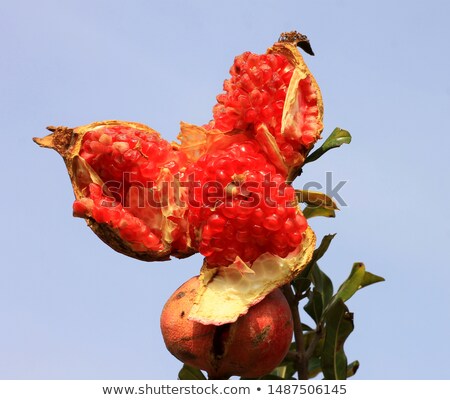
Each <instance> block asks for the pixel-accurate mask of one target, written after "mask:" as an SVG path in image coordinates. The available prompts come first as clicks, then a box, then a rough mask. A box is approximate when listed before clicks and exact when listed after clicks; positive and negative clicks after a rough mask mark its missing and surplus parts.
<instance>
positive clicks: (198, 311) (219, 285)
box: [188, 227, 316, 325]
mask: <svg viewBox="0 0 450 400" xmlns="http://www.w3.org/2000/svg"><path fill="white" fill-rule="evenodd" d="M315 244H316V237H315V234H314V232H313V231H312V229H311V228H310V227H308V228H307V229H306V232H305V233H304V237H303V240H302V243H301V244H300V245H299V247H298V248H297V249H296V250H295V251H293V252H292V253H291V254H289V255H288V256H287V257H285V258H281V257H279V256H276V255H273V254H270V253H264V254H262V255H261V256H260V257H258V258H257V259H256V260H255V261H254V262H253V264H252V266H251V268H249V267H248V266H247V265H246V264H245V263H244V262H242V260H239V259H238V258H237V259H236V261H235V262H234V263H233V264H231V265H229V266H226V267H215V268H211V267H210V266H208V265H207V264H206V263H204V264H203V267H202V269H201V271H200V277H199V280H200V285H201V287H200V288H199V289H198V294H197V297H196V299H195V301H194V305H193V306H192V308H191V310H190V313H189V316H188V318H189V319H190V320H192V321H196V322H200V323H202V324H205V325H208V324H211V325H223V324H227V323H232V322H234V321H236V320H237V319H238V318H239V316H241V315H244V314H245V313H247V311H248V309H249V308H250V307H251V306H253V305H255V304H257V303H258V302H260V301H261V300H262V299H263V298H264V297H265V296H266V295H267V294H269V293H270V292H272V291H273V290H274V289H276V288H278V287H281V286H283V285H284V284H287V283H289V282H291V281H292V280H293V279H294V278H295V277H296V276H297V275H298V274H299V273H300V272H301V271H303V269H304V268H305V267H306V265H307V264H308V262H309V261H310V260H311V258H312V255H313V252H314V248H315Z"/></svg>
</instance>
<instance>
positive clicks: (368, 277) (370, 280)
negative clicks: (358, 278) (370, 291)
mask: <svg viewBox="0 0 450 400" xmlns="http://www.w3.org/2000/svg"><path fill="white" fill-rule="evenodd" d="M384 280H385V279H384V278H383V277H381V276H378V275H375V274H372V273H370V272H367V271H366V273H365V274H364V277H363V279H362V282H361V286H360V289H362V288H363V287H366V286H369V285H373V284H374V283H377V282H383V281H384Z"/></svg>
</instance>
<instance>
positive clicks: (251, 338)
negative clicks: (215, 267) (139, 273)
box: [161, 276, 293, 379]
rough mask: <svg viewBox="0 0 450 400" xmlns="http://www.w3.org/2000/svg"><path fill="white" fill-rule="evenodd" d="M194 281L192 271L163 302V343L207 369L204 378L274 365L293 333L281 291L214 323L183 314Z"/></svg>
mask: <svg viewBox="0 0 450 400" xmlns="http://www.w3.org/2000/svg"><path fill="white" fill-rule="evenodd" d="M199 287H200V286H199V278H198V277H197V276H196V277H193V278H191V279H190V280H188V281H187V282H185V283H184V284H183V285H181V286H180V287H179V288H178V289H177V290H176V291H175V292H174V293H173V294H172V296H171V297H170V298H169V300H168V301H167V303H166V304H165V306H164V309H163V311H162V314H161V331H162V334H163V338H164V342H165V344H166V346H167V349H168V350H169V351H170V352H171V353H172V354H173V355H174V356H175V357H176V358H178V359H179V360H180V361H182V362H184V363H186V364H188V365H191V366H193V367H196V368H199V369H202V370H205V371H207V373H208V376H209V378H210V379H228V378H229V377H231V376H233V375H238V376H241V377H245V378H257V377H259V376H262V375H265V374H268V373H270V372H271V371H272V370H273V369H274V368H275V367H277V366H278V364H279V363H280V362H281V361H282V360H283V358H284V356H285V355H286V353H287V351H288V350H289V346H290V344H291V340H292V334H293V324H292V316H291V312H290V309H289V304H288V303H287V301H286V299H285V297H284V296H283V294H282V292H281V291H280V290H279V289H276V290H274V291H273V292H271V293H270V294H268V295H267V296H266V297H265V298H264V300H262V301H261V302H259V303H258V304H256V305H254V306H252V307H251V308H250V309H249V310H248V312H247V313H246V314H245V315H243V316H241V317H240V318H238V319H237V320H236V322H233V323H229V324H223V325H220V326H216V325H204V324H201V323H198V322H196V321H192V320H190V319H189V313H190V310H191V308H192V305H193V304H194V302H195V299H196V296H197V293H198V290H199Z"/></svg>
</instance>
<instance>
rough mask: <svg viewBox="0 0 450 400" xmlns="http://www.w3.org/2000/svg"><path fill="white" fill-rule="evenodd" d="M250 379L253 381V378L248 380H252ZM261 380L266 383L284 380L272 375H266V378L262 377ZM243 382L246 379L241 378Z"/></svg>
mask: <svg viewBox="0 0 450 400" xmlns="http://www.w3.org/2000/svg"><path fill="white" fill-rule="evenodd" d="M250 379H252V378H249V379H248V380H250ZM258 379H259V380H262V381H266V380H280V379H281V380H283V379H284V378H281V377H280V376H278V375H272V374H268V375H264V376H262V377H261V378H258ZM241 380H245V379H244V378H241Z"/></svg>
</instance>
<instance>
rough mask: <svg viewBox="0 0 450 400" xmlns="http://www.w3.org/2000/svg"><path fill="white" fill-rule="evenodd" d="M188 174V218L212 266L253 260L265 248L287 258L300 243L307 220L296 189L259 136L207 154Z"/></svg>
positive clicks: (202, 252) (200, 249)
mask: <svg viewBox="0 0 450 400" xmlns="http://www.w3.org/2000/svg"><path fill="white" fill-rule="evenodd" d="M186 176H187V178H188V179H189V184H190V188H189V193H190V198H189V222H190V224H191V227H192V229H193V236H194V239H195V240H196V242H197V245H198V250H199V251H200V253H201V254H203V255H204V256H205V257H206V261H207V263H208V265H210V266H226V265H229V264H231V263H233V262H234V261H235V260H236V257H239V258H240V259H242V260H243V261H244V262H246V263H248V264H251V263H252V262H253V261H255V259H256V258H258V257H259V256H260V255H261V254H263V253H266V252H269V253H272V254H275V255H278V256H280V257H286V256H287V255H288V254H289V253H290V252H291V251H293V250H294V249H296V248H297V247H298V246H299V245H300V243H301V241H302V237H303V232H304V231H305V229H306V227H307V223H306V220H305V218H304V217H303V215H302V214H301V212H300V211H299V210H298V208H297V203H296V200H295V191H294V189H293V188H292V187H291V186H290V185H287V184H286V183H285V178H284V177H283V176H281V175H280V174H278V173H277V172H276V170H275V168H274V166H273V165H272V164H271V163H270V162H268V161H267V159H266V157H265V155H264V153H263V152H262V151H261V149H260V147H259V145H258V143H257V142H256V141H255V140H247V141H243V142H241V143H234V144H232V145H231V146H229V147H226V148H224V149H220V150H216V151H215V152H213V153H208V154H205V155H203V156H202V157H200V159H199V160H198V161H197V162H196V163H195V164H193V165H192V166H191V167H190V168H189V169H188V171H187V174H186Z"/></svg>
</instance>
